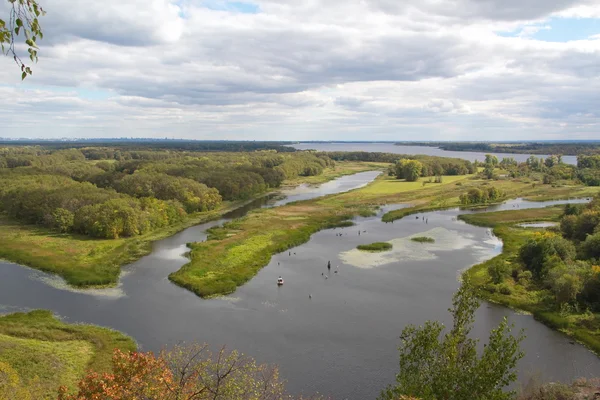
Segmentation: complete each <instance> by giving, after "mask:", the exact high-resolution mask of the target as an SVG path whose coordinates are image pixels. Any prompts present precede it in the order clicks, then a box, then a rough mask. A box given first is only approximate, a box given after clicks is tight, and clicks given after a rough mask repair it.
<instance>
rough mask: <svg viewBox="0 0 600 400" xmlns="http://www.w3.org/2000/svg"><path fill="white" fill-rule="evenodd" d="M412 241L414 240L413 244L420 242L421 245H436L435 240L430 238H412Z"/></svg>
mask: <svg viewBox="0 0 600 400" xmlns="http://www.w3.org/2000/svg"><path fill="white" fill-rule="evenodd" d="M410 240H412V241H413V242H419V243H435V239H434V238H432V237H428V236H417V237H412V238H410Z"/></svg>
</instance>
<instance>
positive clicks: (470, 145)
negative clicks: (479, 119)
mask: <svg viewBox="0 0 600 400" xmlns="http://www.w3.org/2000/svg"><path fill="white" fill-rule="evenodd" d="M395 144H396V146H428V147H438V148H440V149H442V150H447V151H475V152H482V153H486V152H489V153H513V154H564V155H571V156H576V155H579V154H588V155H589V154H599V153H600V143H599V142H598V141H588V142H553V143H548V142H510V143H509V142H504V143H495V142H398V143H395Z"/></svg>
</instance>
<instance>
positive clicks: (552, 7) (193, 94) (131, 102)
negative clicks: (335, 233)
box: [0, 0, 600, 141]
mask: <svg viewBox="0 0 600 400" xmlns="http://www.w3.org/2000/svg"><path fill="white" fill-rule="evenodd" d="M0 3H1V4H0V18H2V17H6V15H7V13H8V2H7V1H6V0H0ZM40 3H41V5H42V6H43V8H44V9H45V10H46V11H47V15H46V16H45V17H43V18H42V19H41V24H42V29H43V31H44V39H43V40H41V41H39V45H40V48H41V49H40V51H39V58H40V59H39V62H38V63H37V64H35V65H33V76H31V77H28V78H27V79H26V80H25V81H24V82H22V81H21V77H20V69H19V68H18V67H17V66H16V65H15V64H14V62H13V61H12V59H11V58H9V57H0V99H2V102H1V103H0V120H1V121H2V122H0V137H3V138H21V137H23V138H24V137H27V138H101V137H144V138H151V137H152V138H185V139H199V140H220V139H231V140H240V139H243V140H374V141H376V140H385V141H393V140H398V141H406V140H415V141H419V140H558V139H600V0H403V1H398V0H344V1H341V0H253V1H223V0H103V1H85V2H75V1H72V0H40ZM23 53H24V54H23ZM21 54H22V55H26V54H27V52H26V48H21ZM24 58H25V57H24Z"/></svg>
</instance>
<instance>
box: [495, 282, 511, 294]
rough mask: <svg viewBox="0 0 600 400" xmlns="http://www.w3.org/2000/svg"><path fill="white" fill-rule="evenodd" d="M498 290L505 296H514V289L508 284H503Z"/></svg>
mask: <svg viewBox="0 0 600 400" xmlns="http://www.w3.org/2000/svg"><path fill="white" fill-rule="evenodd" d="M498 289H499V290H500V293H502V294H504V295H509V294H512V289H511V288H510V286H508V284H506V283H502V284H501V285H500V286H498Z"/></svg>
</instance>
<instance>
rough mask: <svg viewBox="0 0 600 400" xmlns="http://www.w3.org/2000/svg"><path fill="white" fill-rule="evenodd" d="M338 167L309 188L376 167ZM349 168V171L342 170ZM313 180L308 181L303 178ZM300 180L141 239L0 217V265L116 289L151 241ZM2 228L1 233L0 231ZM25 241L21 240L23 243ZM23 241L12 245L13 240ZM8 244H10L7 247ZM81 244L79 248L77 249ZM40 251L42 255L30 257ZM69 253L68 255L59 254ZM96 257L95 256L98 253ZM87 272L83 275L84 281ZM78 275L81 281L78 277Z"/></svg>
mask: <svg viewBox="0 0 600 400" xmlns="http://www.w3.org/2000/svg"><path fill="white" fill-rule="evenodd" d="M364 164H365V165H364V166H363V165H362V163H353V162H351V163H343V164H342V168H340V169H338V170H335V169H334V171H333V172H329V173H327V174H326V178H327V179H326V180H325V181H323V182H321V183H315V184H314V185H317V186H318V185H320V184H322V183H325V182H329V181H332V180H335V179H337V178H340V177H343V176H347V175H352V174H355V173H360V172H366V171H374V170H377V169H378V168H377V167H376V166H374V165H370V164H369V163H364ZM344 167H350V169H347V168H344ZM306 178H313V177H306ZM303 180H305V179H296V180H294V181H293V182H292V183H289V182H288V183H286V182H284V183H283V184H282V186H281V187H280V188H277V190H270V191H267V192H264V193H261V194H260V195H258V196H255V197H252V198H250V199H247V200H238V201H232V202H227V203H224V204H223V205H222V206H221V207H220V208H219V209H218V210H212V211H208V212H204V213H196V214H192V215H190V216H188V218H186V220H185V221H182V222H180V223H178V224H175V225H172V226H169V227H166V228H164V229H161V230H157V231H154V232H149V233H147V234H145V235H142V236H134V237H129V238H120V239H92V238H89V237H85V236H82V235H75V234H59V233H57V232H55V231H52V230H50V229H47V228H43V227H39V226H36V225H26V224H21V223H19V222H18V221H14V220H11V219H9V218H6V217H5V216H2V215H0V262H1V261H6V262H9V263H13V264H17V265H22V266H25V267H27V268H32V269H34V270H37V271H41V272H44V273H48V274H52V275H56V276H58V277H59V278H61V279H63V280H64V281H65V283H66V284H67V285H68V286H69V287H72V288H75V289H82V290H86V289H108V288H114V287H116V286H118V284H119V281H120V277H121V274H122V273H123V267H125V266H126V265H129V264H131V263H133V262H135V261H138V260H139V259H141V258H142V257H144V256H147V255H148V254H150V253H151V252H152V245H153V243H154V242H157V241H160V240H163V239H166V238H168V237H171V236H173V235H176V234H178V233H180V232H182V231H184V230H185V229H188V228H190V227H193V226H196V225H201V224H205V223H209V222H212V221H216V220H219V219H221V218H223V216H225V215H226V214H228V213H230V212H234V211H236V210H238V209H241V208H243V207H244V206H246V205H248V204H250V203H252V202H253V201H256V200H259V199H262V198H264V197H267V196H272V195H277V194H278V193H281V191H282V190H285V189H290V188H293V187H297V186H299V185H301V184H304V183H305V182H303ZM5 227H8V229H5V230H4V231H3V229H2V228H5ZM30 237H31V238H33V240H38V241H41V242H42V244H43V245H47V244H48V242H51V241H52V240H54V241H55V243H50V244H51V245H52V247H51V248H45V247H43V246H39V247H37V248H36V246H35V245H31V243H25V242H30V240H28V239H29V238H30ZM23 238H25V240H23ZM15 239H16V240H20V241H22V242H24V243H22V244H20V243H17V244H16V245H15V243H14V240H15ZM10 244H13V246H12V247H11V246H10ZM83 246H86V248H85V249H83V250H88V248H89V250H88V251H87V253H86V252H84V251H79V252H78V250H80V248H82V247H83ZM36 252H37V253H42V254H36ZM65 253H70V254H65ZM98 253H100V254H99V255H98ZM86 262H87V264H90V265H91V267H90V268H89V269H88V270H84V271H82V268H81V266H82V265H84V268H85V265H86ZM86 273H87V275H88V276H87V277H85V275H86ZM81 276H84V278H87V279H81Z"/></svg>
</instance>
